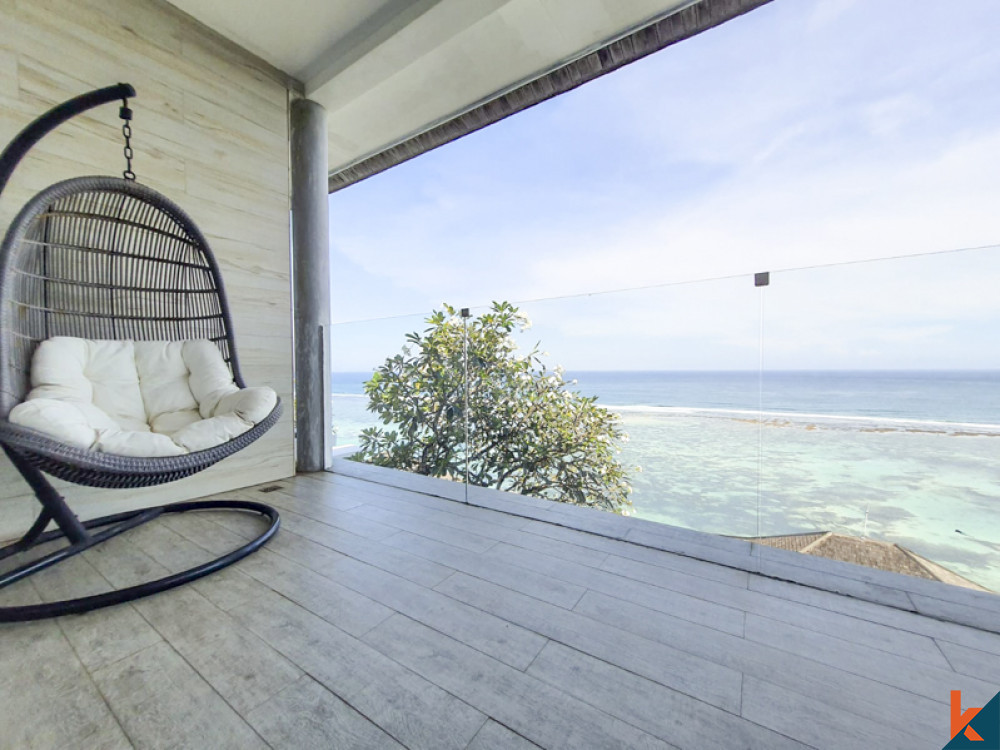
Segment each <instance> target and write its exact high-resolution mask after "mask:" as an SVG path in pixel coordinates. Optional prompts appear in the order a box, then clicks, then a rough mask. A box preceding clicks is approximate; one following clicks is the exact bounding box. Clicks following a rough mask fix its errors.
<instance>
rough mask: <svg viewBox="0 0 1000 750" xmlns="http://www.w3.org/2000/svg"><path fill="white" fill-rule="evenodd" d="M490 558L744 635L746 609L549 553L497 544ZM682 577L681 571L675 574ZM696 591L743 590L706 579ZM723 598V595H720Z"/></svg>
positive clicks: (694, 588) (490, 553) (717, 628)
mask: <svg viewBox="0 0 1000 750" xmlns="http://www.w3.org/2000/svg"><path fill="white" fill-rule="evenodd" d="M486 557H487V558H489V559H493V560H498V561H503V562H505V563H509V564H511V565H518V566H521V567H523V568H525V569H529V570H539V571H544V572H545V574H546V575H550V576H552V577H554V578H556V579H558V580H562V581H567V582H568V583H573V584H576V585H577V586H581V587H583V588H586V589H590V590H593V591H601V592H603V593H605V594H610V595H612V596H615V597H617V598H619V599H625V600H627V601H631V602H636V603H640V604H643V605H644V606H647V607H650V608H652V609H657V610H660V611H662V612H670V613H676V614H677V615H678V616H679V617H683V618H685V619H688V620H691V621H692V622H697V623H699V624H701V625H704V626H706V627H709V628H714V629H716V630H722V631H725V632H727V633H733V634H735V635H742V634H743V612H742V611H741V610H739V609H737V608H735V607H733V606H726V605H723V604H717V603H716V602H714V601H711V600H709V599H708V598H701V596H691V595H688V594H682V593H678V592H676V591H674V590H671V589H666V588H661V587H659V586H653V585H650V584H647V583H642V582H640V581H636V580H634V579H631V578H624V577H622V576H619V575H615V574H613V573H609V572H607V571H604V570H595V569H593V568H583V567H580V566H577V565H574V564H573V563H568V562H565V561H563V560H559V559H558V558H555V557H552V556H550V555H543V554H541V553H538V552H533V551H530V550H524V549H520V548H517V547H511V546H509V545H506V544H503V543H501V544H498V545H497V546H496V547H495V548H494V549H492V550H490V552H488V553H487V555H486ZM674 576H675V577H677V578H680V577H682V575H681V574H674ZM691 580H692V581H693V582H694V587H693V590H694V591H696V592H697V591H699V588H708V587H709V586H712V585H716V586H720V587H722V588H725V589H730V590H732V591H733V592H734V593H739V592H740V591H741V590H739V589H732V587H728V586H723V585H722V584H713V583H712V582H711V581H707V580H705V579H691ZM720 598H723V599H724V597H720Z"/></svg>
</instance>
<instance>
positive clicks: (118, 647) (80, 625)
mask: <svg viewBox="0 0 1000 750" xmlns="http://www.w3.org/2000/svg"><path fill="white" fill-rule="evenodd" d="M31 581H32V584H33V585H34V586H35V588H36V590H37V591H38V592H39V593H40V594H41V596H42V599H43V600H44V601H48V602H52V601H60V600H66V599H77V598H80V597H83V596H91V595H93V594H103V593H105V592H107V591H111V590H113V587H112V586H111V585H110V584H109V583H108V582H107V581H106V580H105V579H104V577H103V576H101V575H100V574H99V573H98V572H97V571H96V570H95V569H94V568H93V566H92V565H90V563H88V562H87V561H86V560H85V559H84V558H83V557H82V556H80V555H77V556H75V557H72V558H70V559H69V560H65V561H63V562H61V563H59V564H58V565H55V566H53V567H51V568H48V569H47V570H43V571H41V572H40V573H36V574H35V575H34V576H32V579H31ZM58 623H59V628H60V629H61V630H62V632H63V635H65V636H66V639H67V640H68V641H69V642H70V643H71V644H72V645H73V650H74V651H75V652H76V655H77V658H79V659H80V661H81V662H82V663H83V665H84V666H85V667H86V668H87V669H88V670H90V671H93V670H95V669H100V668H101V667H103V666H106V665H108V664H111V663H113V662H116V661H118V660H119V659H123V658H125V657H126V656H131V655H132V654H135V653H138V652H139V651H142V650H143V649H145V648H147V647H149V646H152V645H153V644H154V643H158V642H159V641H161V640H162V638H161V637H160V635H159V633H157V632H156V631H155V630H154V629H153V628H152V627H150V625H149V623H147V622H146V621H145V620H143V618H142V617H141V616H140V615H139V613H138V612H136V610H135V609H134V608H133V607H132V606H131V605H129V604H123V605H120V606H116V607H111V608H109V609H107V610H104V611H102V612H88V613H86V614H82V615H71V616H68V617H60V618H59V620H58Z"/></svg>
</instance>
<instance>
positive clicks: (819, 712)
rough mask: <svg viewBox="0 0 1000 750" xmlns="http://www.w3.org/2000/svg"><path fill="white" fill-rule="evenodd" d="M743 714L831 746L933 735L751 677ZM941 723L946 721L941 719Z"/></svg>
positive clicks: (920, 742)
mask: <svg viewBox="0 0 1000 750" xmlns="http://www.w3.org/2000/svg"><path fill="white" fill-rule="evenodd" d="M742 714H743V716H744V717H745V718H747V719H749V720H750V721H753V722H756V723H758V724H761V725H763V726H766V727H769V728H771V729H773V730H774V731H776V732H779V733H781V734H784V735H786V736H789V737H793V738H795V739H797V740H799V741H801V742H804V743H806V744H807V745H812V746H813V747H822V748H830V750H838V749H839V748H843V749H844V750H857V748H859V747H878V748H886V749H887V750H888V749H889V748H899V749H900V750H912V748H915V747H927V746H928V736H932V737H936V736H935V735H915V734H911V733H909V732H905V731H901V730H900V729H898V728H896V727H889V726H887V725H886V724H884V723H882V722H880V721H877V720H871V719H865V718H861V717H858V716H856V715H854V714H849V713H846V712H844V711H841V710H839V709H837V708H835V707H834V706H831V705H829V704H827V703H824V702H822V701H816V700H812V699H810V698H804V697H802V696H801V695H797V694H796V693H794V692H792V691H789V690H785V689H784V688H780V687H778V686H776V685H772V684H771V683H768V682H763V681H761V680H758V679H756V678H753V677H747V678H746V680H745V683H744V688H743V712H742ZM940 724H941V726H942V727H943V726H944V725H945V722H944V719H942V720H941V722H940ZM941 734H942V735H944V732H942V733H941ZM945 741H946V740H945ZM931 746H932V747H937V744H932V745H931Z"/></svg>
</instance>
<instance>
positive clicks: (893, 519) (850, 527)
mask: <svg viewBox="0 0 1000 750" xmlns="http://www.w3.org/2000/svg"><path fill="white" fill-rule="evenodd" d="M998 274H1000V253H998V252H997V251H996V250H979V251H964V252H956V253H948V254H939V255H929V256H921V257H914V258H906V259H896V260H888V261H877V262H870V263H861V264H854V265H844V266H837V267H830V268H822V269H814V270H804V271H794V272H786V273H780V274H773V275H772V283H771V286H770V287H769V288H768V290H767V297H766V313H765V315H766V329H765V334H766V335H765V340H764V350H765V362H766V365H765V370H766V373H765V378H764V394H763V396H764V410H765V412H766V419H765V423H764V427H765V429H764V435H765V439H764V444H763V455H764V468H763V473H762V483H763V487H764V493H763V498H764V502H763V507H762V510H761V524H762V529H763V532H762V533H764V534H765V535H771V536H774V535H788V534H813V535H816V534H821V533H824V532H831V533H832V534H834V535H837V536H835V537H834V536H831V537H827V538H826V539H825V540H824V541H822V542H821V543H819V544H818V546H817V547H814V548H813V549H814V551H815V552H816V553H817V554H824V555H828V556H839V557H843V558H846V559H848V560H849V561H852V562H859V563H862V564H872V565H875V566H876V567H885V568H887V569H890V570H895V571H897V572H902V573H909V574H913V575H919V576H922V577H941V578H945V579H950V580H952V581H953V582H958V583H962V579H967V581H971V582H974V584H978V585H980V586H983V587H986V588H989V589H992V590H1000V514H998V513H997V502H998V499H1000V469H998V464H997V455H998V453H997V451H998V448H1000V346H998V344H1000V338H998V335H997V331H998V330H1000V297H998V295H997V294H996V290H995V280H996V278H998ZM810 540H812V541H816V540H818V537H799V538H798V540H785V541H784V542H783V543H784V544H785V545H789V544H791V545H792V546H793V547H794V546H795V545H796V544H800V543H805V542H807V541H810ZM774 543H777V542H774ZM893 545H898V546H893ZM901 548H902V549H901ZM910 553H915V555H916V557H915V556H914V554H910ZM926 561H930V562H929V563H928V562H926ZM937 566H943V567H944V568H946V569H947V570H945V571H942V570H940V569H939V568H938V567H937ZM948 571H951V572H952V573H953V574H957V576H959V577H960V578H956V577H951V574H950V573H949V572H948Z"/></svg>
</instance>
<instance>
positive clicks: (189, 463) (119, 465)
mask: <svg viewBox="0 0 1000 750" xmlns="http://www.w3.org/2000/svg"><path fill="white" fill-rule="evenodd" d="M132 96H135V91H134V90H133V89H132V87H131V86H129V85H128V84H119V85H117V86H112V87H109V88H106V89H100V90H98V91H93V92H90V93H88V94H84V95H83V96H80V97H77V98H76V99H73V100H70V101H68V102H66V103H64V104H61V105H59V106H58V107H56V108H54V109H53V110H51V111H50V112H48V113H46V114H45V115H43V116H42V117H40V118H39V119H38V120H36V121H35V122H34V123H32V124H31V125H29V126H28V127H27V128H25V129H24V130H23V131H22V132H21V133H20V134H19V135H18V136H17V137H16V138H15V139H14V140H13V141H12V142H11V144H10V145H9V146H8V147H7V149H5V151H4V152H3V154H0V192H2V190H3V188H4V186H5V185H6V183H7V180H8V179H9V177H10V174H11V173H12V172H13V169H14V167H15V166H16V165H17V163H18V162H19V161H20V159H21V158H22V157H23V156H24V154H25V153H27V151H28V150H29V149H30V148H31V146H32V145H34V143H36V142H37V141H38V140H39V139H40V138H41V137H43V136H44V135H45V134H46V133H48V132H50V131H51V130H52V129H54V128H55V127H57V126H58V125H59V124H61V123H62V122H65V121H66V120H68V119H70V118H71V117H73V116H75V115H76V114H79V113H80V112H83V111H86V110H88V109H90V108H92V107H96V106H98V105H100V104H104V103H107V102H111V101H116V100H122V102H123V106H122V108H121V112H120V115H121V117H122V119H124V120H125V125H124V127H123V131H124V133H125V136H126V147H125V151H126V158H127V159H128V165H127V169H126V172H125V179H119V178H112V177H79V178H76V179H72V180H67V181H65V182H61V183H58V184H56V185H53V186H51V187H49V188H47V189H45V190H43V191H42V192H41V193H39V194H38V195H37V196H36V197H35V198H33V199H32V200H31V201H29V203H28V204H27V205H25V206H24V208H22V209H21V211H20V213H19V214H18V215H17V217H16V218H15V219H14V221H13V223H12V224H11V226H10V228H9V229H8V231H7V234H6V237H5V239H4V241H3V244H2V246H0V446H2V447H3V449H4V451H5V453H6V454H7V456H8V457H9V458H10V460H11V463H12V464H13V465H14V467H15V468H16V469H17V470H18V471H19V472H20V474H21V476H22V477H23V478H24V479H25V481H26V482H27V483H28V485H29V486H30V487H31V489H32V491H33V492H34V494H35V497H36V498H37V499H38V501H39V502H40V503H41V506H42V508H41V512H40V513H39V516H38V518H37V519H36V521H35V522H34V524H33V525H32V527H31V529H29V531H28V532H27V533H26V534H25V535H24V536H23V537H22V538H21V539H19V540H17V541H16V542H13V543H10V544H8V545H7V546H5V547H3V548H0V562H3V561H7V560H11V559H12V558H14V557H15V556H17V555H21V556H25V557H30V553H31V552H32V550H35V549H36V548H38V547H39V546H40V545H44V544H49V543H52V542H56V541H58V540H60V539H65V541H66V544H65V545H64V546H61V547H60V548H58V549H56V550H55V551H52V552H49V553H48V554H44V555H42V556H40V557H38V558H36V559H31V560H28V561H26V562H24V563H22V564H20V565H16V567H14V568H13V569H11V570H8V571H7V572H4V573H2V574H0V590H2V589H3V588H4V587H6V586H9V585H11V584H13V583H16V582H17V581H21V580H23V579H25V578H27V577H28V576H30V575H32V574H34V573H37V572H39V571H41V570H44V569H45V568H48V567H50V566H52V565H55V564H57V563H60V562H62V561H64V560H66V559H68V558H70V557H72V556H74V555H77V554H79V553H81V552H83V551H85V550H87V549H91V548H93V547H94V546H96V545H98V544H101V543H102V542H104V541H107V540H108V539H111V538H112V537H115V536H117V535H119V534H121V533H123V532H126V531H128V530H129V529H133V528H135V527H137V526H140V525H141V524H144V523H148V522H149V521H152V520H154V519H156V518H159V517H161V516H163V515H165V514H170V513H186V512H190V511H203V510H227V511H240V512H250V513H255V514H259V515H260V516H261V517H262V518H263V520H264V521H265V522H266V524H265V525H266V528H264V530H263V531H262V532H261V533H260V534H259V535H258V536H257V537H256V538H254V539H253V540H251V541H249V542H247V543H246V544H244V545H243V546H241V547H239V548H238V549H235V550H233V551H231V552H229V553H227V554H225V555H222V556H220V557H218V558H216V559H214V560H212V561H210V562H206V563H203V564H200V565H197V566H194V567H192V568H190V569H188V570H185V571H182V572H179V573H174V574H172V575H169V576H165V577H163V578H160V579H157V580H154V581H149V582H146V583H142V584H139V585H136V586H131V587H128V588H123V589H118V590H114V591H109V592H107V593H103V594H97V595H92V596H84V597H79V598H76V599H69V600H63V601H58V602H47V603H44V604H34V605H27V606H9V607H0V622H14V621H21V620H33V619H39V618H45V617H54V616H57V615H67V614H79V613H82V612H87V611H90V610H93V609H98V608H100V607H106V606H109V605H112V604H119V603H122V602H127V601H131V600H133V599H137V598H139V597H143V596H148V595H150V594H154V593H156V592H159V591H165V590H167V589H171V588H174V587H176V586H180V585H182V584H184V583H188V582H190V581H193V580H196V579H198V578H201V577H202V576H205V575H208V574H209V573H212V572H214V571H217V570H219V569H221V568H224V567H226V566H227V565H231V564H232V563H234V562H236V561H237V560H240V559H242V558H244V557H246V556H247V555H249V554H251V553H252V552H254V551H256V550H257V549H259V548H260V547H261V546H263V545H264V544H265V543H266V542H267V541H268V540H269V539H270V538H271V537H272V536H274V534H275V533H276V532H277V530H278V527H279V524H280V520H279V517H278V513H277V511H275V510H274V508H272V507H270V506H268V505H264V504H262V503H255V502H248V501H242V500H201V501H191V502H179V503H171V504H168V505H160V506H157V507H153V508H145V509H142V510H135V511H129V512H125V513H116V514H114V515H109V516H105V517H103V518H96V519H93V520H88V521H80V520H79V519H78V518H77V516H76V515H75V514H74V513H73V511H72V510H71V509H70V508H69V506H68V505H67V503H66V501H65V499H64V498H63V497H62V496H61V495H60V494H59V493H58V492H56V490H55V488H54V487H53V486H52V484H51V483H50V482H49V481H48V479H46V477H45V475H44V474H43V472H44V473H45V474H50V475H52V476H54V477H57V478H59V479H63V480H66V481H69V482H73V483H76V484H82V485H89V486H93V487H106V488H136V487H147V486H152V485H157V484H163V483H165V482H170V481H174V480H176V479H181V478H183V477H186V476H190V475H192V474H194V473H196V472H198V471H201V470H202V469H205V468H208V467H209V466H211V465H212V464H214V463H216V462H217V461H220V460H221V459H223V458H225V457H226V456H229V455H232V454H233V453H235V452H237V451H239V450H241V449H242V448H244V447H246V446H247V445H249V444H250V443H252V442H253V441H254V440H256V439H257V438H258V437H260V436H261V435H262V434H264V432H266V431H267V430H268V429H270V427H272V426H273V425H274V424H275V423H276V422H277V420H278V418H279V417H280V416H281V402H280V400H279V401H278V402H277V403H276V405H275V407H274V409H273V410H272V411H271V413H270V414H268V415H267V417H266V418H265V419H263V420H262V421H260V422H258V423H257V424H256V425H254V426H253V427H252V428H251V429H250V430H248V431H247V432H244V433H243V434H241V435H239V436H237V437H236V438H234V439H232V440H229V441H228V442H226V443H223V444H222V445H218V446H215V447H214V448H209V449H207V450H201V451H196V452H193V453H187V454H184V455H179V456H167V457H153V458H147V457H134V456H120V455H114V454H108V453H102V452H98V451H93V450H84V449H80V448H77V447H74V446H71V445H67V444H65V443H62V442H59V441H57V440H55V439H53V438H52V437H50V436H48V435H46V434H43V433H41V432H37V431H35V430H31V429H28V428H25V427H23V426H20V425H17V424H14V423H12V422H10V421H9V419H8V416H9V414H10V411H11V409H13V408H14V406H16V405H17V404H19V403H21V402H22V401H23V400H24V398H25V397H26V396H27V394H28V391H29V390H30V368H31V358H32V355H33V353H34V350H35V348H36V347H37V345H38V344H39V343H40V342H41V341H44V340H46V339H49V338H51V337H53V336H75V337H79V338H85V339H113V340H131V341H183V340H188V339H208V340H210V341H213V342H214V343H215V344H217V345H218V347H219V350H220V351H221V353H222V355H223V358H224V359H225V361H226V363H227V364H228V366H229V369H230V371H231V373H232V375H233V380H234V382H235V383H236V385H237V386H239V387H240V388H244V387H246V386H245V383H244V381H243V377H242V375H241V373H240V368H239V361H238V359H237V356H236V344H235V341H234V338H233V326H232V321H231V319H230V314H229V309H228V305H227V302H226V295H225V291H224V289H223V285H222V278H221V276H220V273H219V267H218V264H217V262H216V260H215V258H214V256H213V255H212V252H211V250H210V249H209V246H208V243H207V241H206V240H205V238H204V236H203V235H202V233H201V232H200V231H199V229H198V228H197V227H196V226H195V224H194V222H193V221H191V219H190V218H189V217H188V216H187V214H186V213H184V211H183V210H181V209H180V207H178V206H177V205H175V204H174V203H172V202H171V201H170V200H168V199H167V198H165V197H164V196H162V195H160V194H159V193H157V192H155V191H153V190H151V189H150V188H148V187H145V186H143V185H140V184H138V183H136V182H135V181H134V178H135V175H134V173H133V172H132V165H131V157H132V150H131V144H130V140H129V139H130V136H131V127H130V122H129V121H130V120H131V110H130V109H129V108H128V101H127V100H128V98H129V97H132ZM51 523H55V526H56V528H55V529H54V530H46V529H47V528H48V527H49V525H50V524H51Z"/></svg>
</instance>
